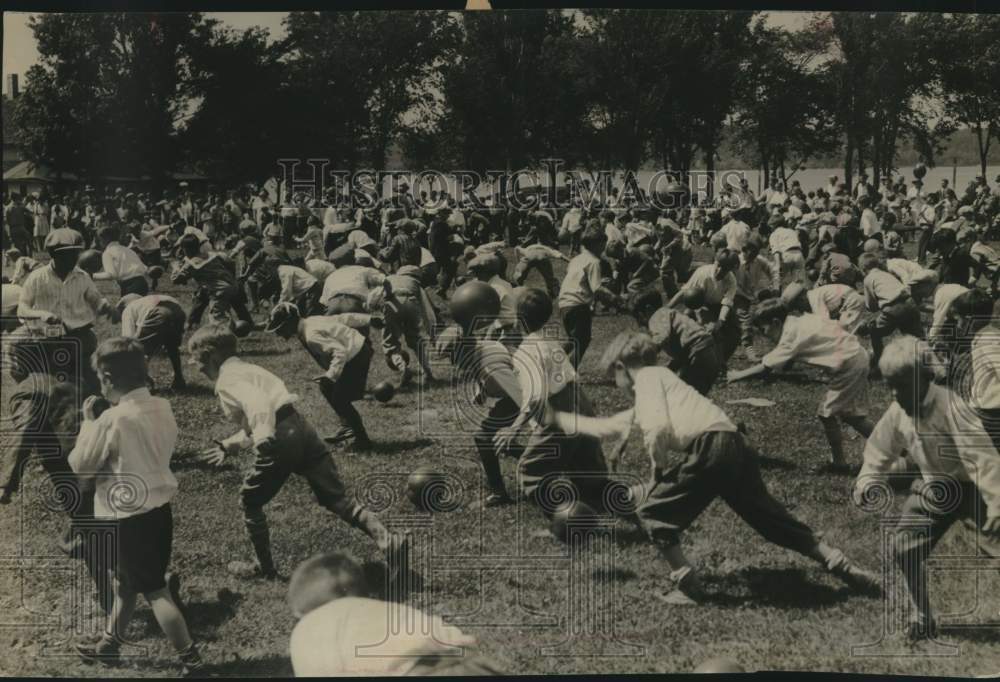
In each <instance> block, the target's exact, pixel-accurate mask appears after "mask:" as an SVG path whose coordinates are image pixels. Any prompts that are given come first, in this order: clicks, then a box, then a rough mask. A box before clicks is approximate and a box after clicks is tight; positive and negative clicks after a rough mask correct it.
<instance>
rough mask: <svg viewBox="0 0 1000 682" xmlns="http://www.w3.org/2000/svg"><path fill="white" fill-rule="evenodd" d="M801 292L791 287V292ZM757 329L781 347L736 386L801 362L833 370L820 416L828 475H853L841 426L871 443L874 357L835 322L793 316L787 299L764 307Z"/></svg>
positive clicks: (743, 375) (732, 377)
mask: <svg viewBox="0 0 1000 682" xmlns="http://www.w3.org/2000/svg"><path fill="white" fill-rule="evenodd" d="M797 286H799V285H797V284H789V285H788V288H791V287H797ZM782 299H784V296H783V297H782ZM754 324H755V325H757V326H758V327H760V328H761V330H762V331H763V333H764V336H766V337H767V338H768V339H770V340H771V342H772V343H774V344H775V346H774V348H773V349H772V350H771V352H769V353H768V354H767V355H765V356H764V358H763V359H762V360H761V362H760V363H759V364H756V365H754V366H752V367H749V368H747V369H744V370H741V371H739V372H735V373H733V374H731V375H730V376H729V381H730V383H731V382H733V381H740V380H742V379H749V378H751V377H756V376H767V375H768V374H770V373H771V372H772V371H774V370H780V369H781V368H783V367H785V366H787V365H788V364H789V363H791V362H793V361H795V360H798V361H800V362H804V363H806V364H808V365H813V366H814V367H819V368H821V369H825V370H828V371H829V372H830V384H829V388H828V389H827V392H826V396H825V397H824V398H823V403H822V404H821V405H820V406H819V410H818V412H817V415H818V416H819V420H820V422H821V423H822V424H823V432H824V433H825V434H826V440H827V442H828V443H829V444H830V456H831V462H830V464H829V465H827V466H826V467H824V470H826V471H831V472H834V473H850V472H851V466H850V464H848V462H847V459H846V458H845V457H844V439H843V435H842V434H841V432H840V422H841V421H844V422H845V423H847V424H850V425H851V427H853V428H854V430H855V431H857V432H858V433H860V434H861V435H862V436H864V437H866V438H867V437H868V436H869V435H870V434H871V432H872V423H871V422H870V421H868V416H867V414H868V411H867V409H866V401H867V396H866V393H867V390H868V363H869V360H868V352H867V351H865V349H864V348H863V347H862V346H861V343H860V342H859V341H858V338H857V337H856V336H855V335H854V334H852V333H850V332H849V331H847V330H845V329H844V328H843V327H841V326H840V325H839V324H837V323H836V322H834V321H833V320H829V319H824V318H822V317H820V316H819V315H813V314H811V313H804V314H801V315H796V314H792V312H791V311H790V310H789V308H788V306H787V304H786V303H785V302H784V300H781V299H771V300H768V301H764V302H763V303H761V304H760V307H759V308H758V310H757V313H756V314H755V316H754Z"/></svg>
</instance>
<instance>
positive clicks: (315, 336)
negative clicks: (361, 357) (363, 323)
mask: <svg viewBox="0 0 1000 682" xmlns="http://www.w3.org/2000/svg"><path fill="white" fill-rule="evenodd" d="M299 339H300V340H301V341H302V345H304V346H305V347H306V349H307V350H309V352H310V353H311V354H312V355H313V357H314V358H317V361H319V362H320V364H325V365H326V376H327V377H329V378H330V379H331V380H333V381H336V380H337V379H338V378H339V377H340V374H341V372H343V371H344V365H346V364H347V363H348V362H350V361H351V359H352V358H354V356H355V355H357V354H358V352H359V351H360V350H361V347H362V346H364V345H365V337H364V336H363V335H362V334H361V332H359V331H358V330H356V329H354V328H352V327H350V326H348V325H347V324H345V321H344V320H343V316H342V315H314V316H312V317H306V318H304V319H303V320H302V323H301V324H300V325H299Z"/></svg>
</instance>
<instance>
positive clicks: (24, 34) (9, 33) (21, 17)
mask: <svg viewBox="0 0 1000 682" xmlns="http://www.w3.org/2000/svg"><path fill="white" fill-rule="evenodd" d="M286 14H287V13H286V12H206V16H209V17H212V18H214V19H219V20H220V21H222V22H224V23H226V24H228V25H230V26H232V27H233V28H236V29H245V28H249V27H251V26H261V27H263V28H266V29H267V30H268V31H269V32H270V34H271V36H272V37H273V38H280V37H281V36H282V35H283V34H284V27H283V26H282V25H281V20H282V19H283V18H284V17H285V15H286ZM30 16H31V14H30V13H27V12H4V13H3V92H4V94H7V86H8V83H7V74H9V73H16V74H19V76H20V87H21V89H22V90H23V89H24V84H25V78H24V74H25V72H27V70H28V69H29V68H30V67H31V66H32V65H33V64H35V63H36V62H37V61H38V50H37V48H36V46H35V38H34V36H33V35H32V33H31V29H30V28H28V18H29V17H30ZM808 17H809V13H808V12H769V13H768V14H767V21H768V23H769V24H771V25H774V26H783V27H785V28H789V29H792V30H794V29H798V28H801V27H802V26H803V25H804V24H805V22H806V19H807V18H808Z"/></svg>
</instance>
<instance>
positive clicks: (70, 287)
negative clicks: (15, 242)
mask: <svg viewBox="0 0 1000 682" xmlns="http://www.w3.org/2000/svg"><path fill="white" fill-rule="evenodd" d="M45 248H46V250H47V251H48V252H49V255H50V256H51V257H52V260H51V261H50V262H49V264H48V265H46V266H43V267H41V268H38V269H37V270H35V271H34V272H32V273H31V274H30V275H28V278H27V279H26V280H25V281H24V286H23V287H22V291H21V300H20V301H19V303H18V307H17V316H18V317H19V318H21V319H22V320H26V321H29V322H28V325H29V327H30V328H32V329H34V330H36V331H38V332H39V333H41V334H43V335H45V336H47V337H48V338H49V341H48V343H46V344H45V345H46V348H50V347H51V348H52V350H53V353H55V346H56V345H58V344H57V343H56V341H55V338H56V337H51V336H49V334H48V333H47V332H46V331H45V327H48V328H49V329H51V328H52V327H53V326H55V325H61V333H60V334H57V337H59V338H61V339H63V340H64V341H65V342H66V344H67V345H66V346H65V348H66V350H67V351H68V353H69V360H68V361H64V362H55V364H54V365H53V366H60V365H61V366H65V367H66V373H67V374H68V376H71V377H72V376H74V372H78V373H79V374H78V376H80V377H81V378H82V381H83V386H82V388H83V393H84V395H96V394H97V393H98V392H99V391H100V383H99V382H98V380H97V375H96V374H95V373H94V369H93V367H92V366H91V363H90V356H91V354H93V352H94V351H95V350H96V349H97V336H96V335H95V334H94V323H95V322H96V321H97V316H98V315H107V316H109V317H110V316H112V314H113V308H112V307H111V304H110V303H108V301H107V300H106V299H105V298H104V297H103V296H101V294H100V292H98V291H97V287H96V286H95V285H94V282H93V280H92V279H91V278H90V275H88V274H87V273H85V272H84V271H83V270H81V269H80V268H78V267H76V263H77V260H78V259H79V257H80V252H81V251H83V237H82V236H81V235H80V233H79V232H77V231H76V230H71V229H69V228H68V227H64V228H58V229H55V230H52V231H51V232H50V233H49V236H48V237H47V238H46V239H45ZM59 356H61V354H54V355H53V357H52V359H53V361H56V360H58V357H59ZM67 364H68V366H67Z"/></svg>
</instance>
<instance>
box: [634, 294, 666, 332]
mask: <svg viewBox="0 0 1000 682" xmlns="http://www.w3.org/2000/svg"><path fill="white" fill-rule="evenodd" d="M662 307H663V296H661V295H660V292H659V291H657V290H655V289H646V290H644V291H638V292H636V293H634V294H632V295H631V296H629V299H628V309H629V312H631V313H632V317H633V318H635V321H636V322H638V323H639V326H641V327H646V326H648V325H649V319H650V318H651V317H652V316H653V313H655V312H656V311H657V310H659V309H660V308H662Z"/></svg>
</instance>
